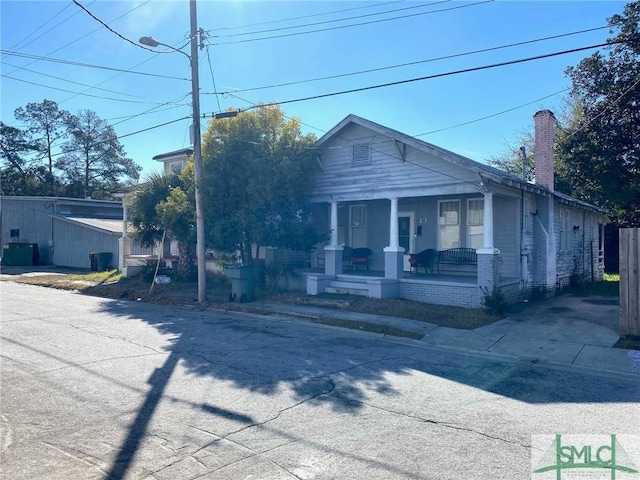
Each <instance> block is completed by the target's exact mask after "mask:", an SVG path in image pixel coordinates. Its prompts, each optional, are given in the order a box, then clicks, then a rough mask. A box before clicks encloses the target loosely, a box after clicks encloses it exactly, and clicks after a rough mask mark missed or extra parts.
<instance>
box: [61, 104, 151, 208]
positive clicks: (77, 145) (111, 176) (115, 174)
mask: <svg viewBox="0 0 640 480" xmlns="http://www.w3.org/2000/svg"><path fill="white" fill-rule="evenodd" d="M67 128H68V129H69V134H70V137H71V139H70V140H69V141H68V142H67V143H65V144H64V145H63V151H64V156H63V157H62V158H61V159H60V160H59V162H57V164H56V166H57V167H59V168H60V169H61V170H62V171H64V172H65V174H66V176H67V179H68V182H69V183H68V186H67V191H68V192H69V193H70V194H71V196H78V197H88V196H92V197H93V198H105V197H106V198H108V197H109V196H110V192H111V191H114V190H116V189H117V188H119V187H120V186H122V182H123V181H124V182H125V184H127V183H128V184H130V183H132V182H134V181H137V180H138V178H139V177H140V171H141V170H142V168H141V167H140V166H139V165H137V164H135V163H134V162H133V160H131V159H130V158H127V157H126V156H125V155H126V154H125V152H124V148H123V147H122V145H121V144H120V141H119V140H118V137H117V135H116V133H115V131H114V130H113V127H112V126H111V125H109V124H108V123H107V122H106V121H105V120H102V119H101V118H99V117H98V116H97V115H96V113H95V112H92V111H91V110H82V111H80V112H78V115H76V116H70V117H68V119H67Z"/></svg>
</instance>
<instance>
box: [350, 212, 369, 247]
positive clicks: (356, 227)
mask: <svg viewBox="0 0 640 480" xmlns="http://www.w3.org/2000/svg"><path fill="white" fill-rule="evenodd" d="M349 223H350V226H351V245H350V246H351V247H354V248H357V247H366V246H367V206H366V205H351V206H350V207H349Z"/></svg>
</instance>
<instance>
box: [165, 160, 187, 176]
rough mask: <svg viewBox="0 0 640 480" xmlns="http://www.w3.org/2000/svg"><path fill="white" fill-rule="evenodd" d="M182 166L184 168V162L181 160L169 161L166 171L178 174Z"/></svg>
mask: <svg viewBox="0 0 640 480" xmlns="http://www.w3.org/2000/svg"><path fill="white" fill-rule="evenodd" d="M183 168H184V162H183V161H179V162H171V163H169V172H168V173H174V174H176V175H179V174H180V172H182V169H183Z"/></svg>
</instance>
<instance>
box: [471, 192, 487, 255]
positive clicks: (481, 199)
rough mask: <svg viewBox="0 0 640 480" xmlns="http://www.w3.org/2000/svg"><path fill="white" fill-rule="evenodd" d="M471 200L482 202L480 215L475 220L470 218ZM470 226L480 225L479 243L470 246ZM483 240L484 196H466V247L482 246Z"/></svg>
mask: <svg viewBox="0 0 640 480" xmlns="http://www.w3.org/2000/svg"><path fill="white" fill-rule="evenodd" d="M472 202H480V203H481V204H482V210H481V211H482V214H481V215H480V219H479V220H475V221H474V222H472V218H471V203H472ZM472 227H482V228H481V229H480V230H481V233H480V245H478V246H472V245H471V230H472ZM483 242H484V198H468V199H467V247H469V248H475V249H478V248H482V245H483Z"/></svg>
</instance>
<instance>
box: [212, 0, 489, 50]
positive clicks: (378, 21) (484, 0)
mask: <svg viewBox="0 0 640 480" xmlns="http://www.w3.org/2000/svg"><path fill="white" fill-rule="evenodd" d="M445 1H449V0H445ZM494 1H495V0H482V1H479V2H475V3H469V4H466V5H458V6H455V7H449V8H441V9H440V10H431V11H429V12H422V13H413V14H411V15H402V16H399V17H391V18H384V19H381V20H371V21H368V22H361V23H354V24H351V25H342V26H338V27H328V28H320V29H317V30H308V31H306V32H296V33H284V34H282V35H272V36H269V37H260V38H248V39H245V40H234V41H231V42H218V43H214V45H232V44H235V43H247V42H256V41H259V40H271V39H274V38H284V37H293V36H296V35H308V34H310V33H318V32H328V31H331V30H340V29H342V28H351V27H360V26H362V25H371V24H374V23H381V22H389V21H392V20H400V19H404V18H410V17H418V16H421V15H428V14H431V13H440V12H447V11H451V10H458V9H461V8H467V7H473V6H476V5H481V4H483V3H491V2H494Z"/></svg>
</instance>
